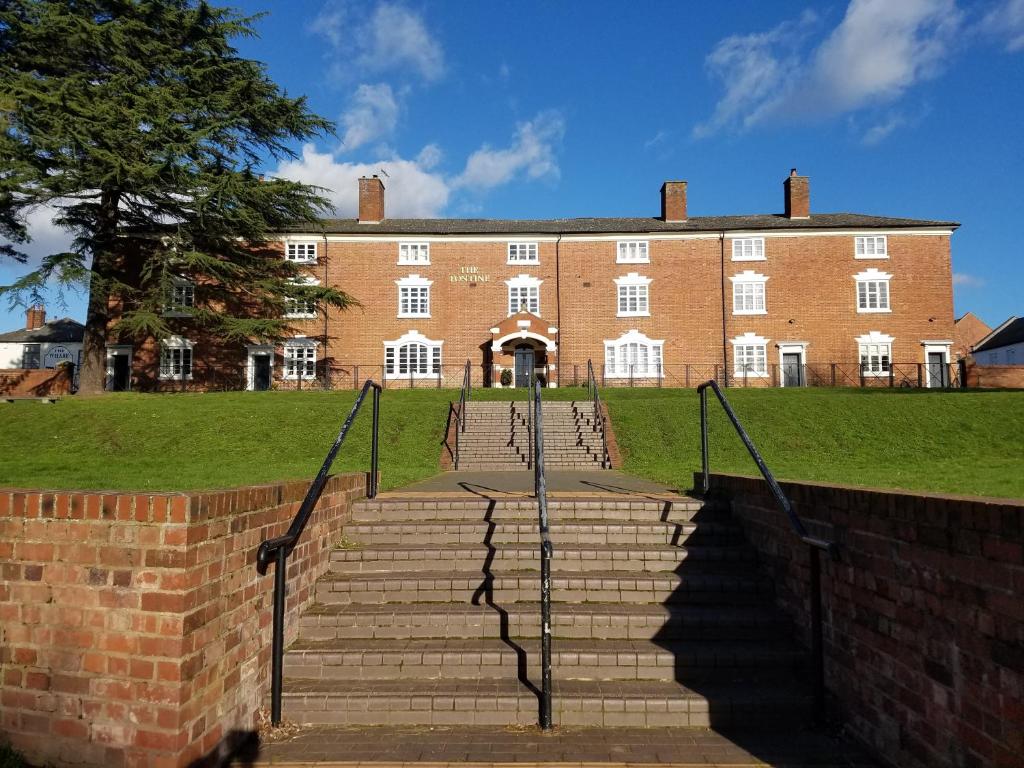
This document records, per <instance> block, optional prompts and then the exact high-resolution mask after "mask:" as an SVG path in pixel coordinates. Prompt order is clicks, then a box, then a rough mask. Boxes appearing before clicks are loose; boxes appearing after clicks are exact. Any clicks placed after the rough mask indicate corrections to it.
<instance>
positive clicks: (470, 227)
mask: <svg viewBox="0 0 1024 768" xmlns="http://www.w3.org/2000/svg"><path fill="white" fill-rule="evenodd" d="M959 226H960V224H959V223H958V222H955V221H929V220H925V219H897V218H892V217H888V216H868V215H865V214H861V213H815V214H812V215H811V216H810V217H808V218H806V219H790V218H788V217H786V216H784V215H783V214H780V213H765V214H754V215H750V216H693V217H691V218H690V219H688V220H686V221H679V222H675V221H664V220H662V219H659V218H654V217H649V216H648V217H641V218H601V219H596V218H589V219H588V218H583V219H384V220H383V221H381V222H379V223H376V224H365V223H364V224H360V223H359V221H358V220H357V219H321V220H320V222H319V223H318V224H296V225H295V226H294V227H286V228H284V229H283V230H282V232H283V233H288V232H293V233H294V232H311V231H316V232H323V233H326V234H337V235H350V234H351V235H355V234H395V235H402V234H406V235H479V234H537V235H543V234H552V235H558V234H611V233H624V234H629V233H636V234H641V233H659V232H720V231H723V230H726V231H749V230H766V231H767V230H786V229H840V228H853V229H900V228H913V227H944V228H952V229H955V228H957V227H959Z"/></svg>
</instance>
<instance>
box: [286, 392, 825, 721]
mask: <svg viewBox="0 0 1024 768" xmlns="http://www.w3.org/2000/svg"><path fill="white" fill-rule="evenodd" d="M474 405H476V404H474ZM503 405H504V407H505V408H506V409H508V408H509V406H508V404H503ZM551 405H554V404H551ZM549 407H550V405H548V404H546V405H545V409H547V408H549ZM570 407H571V406H570ZM516 413H517V412H516V411H515V409H514V407H513V409H512V410H511V414H512V416H513V418H514V417H515V416H516ZM566 413H569V410H568V409H567V411H566ZM548 439H549V438H548V436H547V435H545V440H548ZM549 509H550V518H551V529H550V533H551V539H552V541H553V543H554V547H555V552H554V559H553V561H552V624H553V627H552V631H553V677H554V699H553V705H554V712H553V717H554V723H555V725H563V726H566V725H593V726H645V727H653V726H675V727H685V726H696V727H702V728H703V727H707V726H709V725H710V726H737V725H738V726H757V725H761V724H765V723H777V722H779V721H786V722H803V721H804V720H806V719H807V718H809V716H810V700H811V696H810V686H809V684H806V683H805V682H804V680H803V676H802V674H801V668H802V666H803V660H804V653H803V652H802V651H801V650H800V649H799V648H798V647H796V646H795V644H793V643H792V642H791V640H790V638H791V627H790V626H789V624H788V623H787V621H786V620H784V619H783V618H782V616H781V615H780V614H779V613H777V612H776V611H775V610H774V609H773V607H772V605H773V601H772V586H771V584H770V583H769V582H768V581H767V580H766V579H765V578H763V577H762V576H760V575H759V574H758V572H757V570H756V568H755V562H754V557H753V554H752V552H751V550H750V549H748V547H747V546H746V545H745V543H744V541H743V539H742V536H741V535H740V533H739V531H738V529H737V527H736V526H735V525H734V523H733V522H732V520H731V518H730V514H729V511H728V509H726V508H723V507H720V506H716V505H715V504H712V503H705V502H702V501H700V500H697V499H694V498H689V497H685V496H666V497H664V498H648V497H643V496H632V497H623V496H618V497H616V496H608V497H603V498H597V497H586V498H582V497H581V498H564V497H553V498H551V500H550V502H549ZM538 550H539V535H538V527H537V504H536V501H535V500H534V499H532V498H500V499H486V498H467V497H466V496H462V497H459V498H458V499H456V498H453V497H443V496H439V497H438V498H435V499H415V500H410V499H409V498H401V497H396V498H390V499H389V498H386V497H378V498H377V499H376V500H365V501H361V502H358V503H356V504H355V506H354V510H353V517H352V521H351V523H350V524H348V525H347V526H346V527H345V529H344V539H343V541H341V542H339V546H338V547H337V548H336V549H335V550H334V551H333V552H332V553H331V567H330V571H329V572H328V573H327V574H326V575H325V576H324V577H323V578H322V579H321V580H320V581H319V583H318V584H317V587H316V603H315V604H314V605H313V606H312V607H311V608H310V609H309V610H308V611H307V612H306V613H305V614H304V615H303V616H302V617H301V623H300V627H299V634H298V639H297V640H296V641H295V642H294V643H293V644H292V645H291V647H290V648H289V649H287V651H286V656H285V664H284V671H285V682H284V699H283V700H284V716H285V718H286V719H287V720H290V721H293V722H296V723H304V724H338V725H355V724H359V725H384V724H388V725H396V724H416V725H442V724H446V725H454V724H457V725H470V724H475V725H494V726H514V725H518V726H524V725H535V724H536V723H537V720H538V699H539V697H538V690H537V689H538V687H539V685H540V671H539V658H540V653H539V645H540V642H539V636H540V609H539V605H538V600H539V595H540V579H539V570H538V567H539V566H538Z"/></svg>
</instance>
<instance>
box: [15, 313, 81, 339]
mask: <svg viewBox="0 0 1024 768" xmlns="http://www.w3.org/2000/svg"><path fill="white" fill-rule="evenodd" d="M84 335H85V326H84V325H82V324H81V323H80V322H78V321H77V320H72V319H71V318H70V317H62V318H61V319H60V320H51V321H50V322H48V323H44V324H43V325H41V326H39V327H38V328H35V329H34V330H31V331H28V330H25V329H24V328H21V329H20V330H17V331H10V332H9V333H0V342H5V341H13V342H22V343H27V344H40V343H43V342H51V343H60V342H71V341H81V340H82V337H83V336H84Z"/></svg>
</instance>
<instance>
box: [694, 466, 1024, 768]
mask: <svg viewBox="0 0 1024 768" xmlns="http://www.w3.org/2000/svg"><path fill="white" fill-rule="evenodd" d="M782 486H783V489H784V490H785V492H786V494H787V495H788V496H789V498H790V499H791V500H792V502H793V505H794V507H795V508H796V510H797V513H798V514H799V515H800V516H801V517H802V518H803V519H804V520H805V522H806V523H807V524H808V529H809V531H810V532H811V533H812V534H815V535H822V536H825V537H828V538H832V539H833V540H834V541H837V542H838V543H839V544H840V556H839V560H838V561H837V562H833V563H829V564H826V566H825V568H824V577H823V594H824V598H823V600H824V610H825V634H826V637H825V647H826V651H825V652H826V660H825V669H826V676H827V686H828V689H829V692H830V694H832V695H833V696H834V703H835V704H836V705H837V707H838V710H839V712H838V714H839V715H840V716H841V718H842V719H843V720H844V721H845V723H846V724H847V726H848V727H849V728H850V729H852V731H853V733H854V734H855V735H856V736H857V737H858V738H859V739H861V740H862V741H863V742H864V743H865V744H867V745H868V746H869V747H871V748H872V749H873V750H874V752H875V754H876V755H877V756H879V757H880V758H882V759H884V760H886V761H888V762H889V763H890V764H892V765H898V766H901V768H904V767H908V766H911V767H914V768H916V767H918V766H920V767H921V768H924V766H929V767H934V766H942V767H946V766H949V768H953V767H954V766H956V767H957V768H960V767H961V766H1021V765H1024V758H1022V755H1024V502H1020V501H1004V500H996V499H972V498H963V497H960V498H958V497H945V496H933V495H923V494H912V493H904V492H896V491H875V490H866V489H858V488H843V487H834V486H826V485H817V484H813V483H782ZM711 493H712V494H713V495H714V496H716V497H725V498H728V499H730V500H731V503H732V509H733V513H734V516H735V517H736V519H737V521H738V522H739V524H740V525H741V526H742V527H743V529H744V533H745V535H746V536H747V538H748V539H749V540H750V541H751V542H752V543H753V544H754V546H755V547H756V548H757V550H758V553H759V555H760V560H761V564H762V566H763V567H764V568H765V569H766V570H767V571H768V572H770V574H771V575H772V576H773V578H774V579H775V584H776V591H777V601H778V602H779V604H780V605H781V606H782V608H783V609H785V610H786V611H787V613H789V614H790V615H791V616H792V617H793V618H794V619H795V621H796V623H797V625H798V626H799V627H800V628H801V631H803V632H804V634H805V640H806V639H807V638H808V637H809V635H808V634H807V632H808V627H809V613H808V610H809V609H808V603H807V598H808V583H809V576H808V556H807V549H806V547H805V546H803V545H801V544H799V542H798V541H797V539H796V537H795V535H794V534H793V533H792V529H791V528H790V525H789V522H788V521H787V520H786V519H785V517H784V515H783V514H782V513H781V512H779V511H777V507H776V506H775V505H774V502H773V500H772V498H771V497H770V495H769V494H768V490H767V486H766V484H765V483H764V482H763V481H761V480H759V479H751V478H744V477H735V476H728V475H712V477H711Z"/></svg>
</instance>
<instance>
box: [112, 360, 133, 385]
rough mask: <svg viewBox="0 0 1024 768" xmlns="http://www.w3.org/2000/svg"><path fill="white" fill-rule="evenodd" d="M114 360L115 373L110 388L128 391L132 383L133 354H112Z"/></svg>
mask: <svg viewBox="0 0 1024 768" xmlns="http://www.w3.org/2000/svg"><path fill="white" fill-rule="evenodd" d="M111 359H112V360H113V361H114V366H113V367H114V375H113V377H112V378H111V380H110V389H111V391H113V392H127V391H128V390H129V389H130V388H131V383H132V358H131V355H111Z"/></svg>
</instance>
